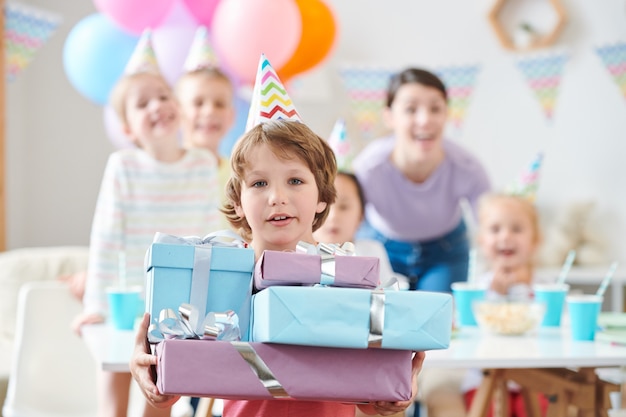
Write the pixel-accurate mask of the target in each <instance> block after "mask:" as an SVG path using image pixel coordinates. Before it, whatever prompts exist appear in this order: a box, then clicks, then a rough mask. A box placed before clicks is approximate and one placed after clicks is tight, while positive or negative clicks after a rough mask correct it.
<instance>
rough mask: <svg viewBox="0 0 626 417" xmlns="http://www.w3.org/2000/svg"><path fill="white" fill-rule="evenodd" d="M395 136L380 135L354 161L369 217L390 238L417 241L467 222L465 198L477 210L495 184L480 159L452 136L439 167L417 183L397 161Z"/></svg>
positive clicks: (368, 219)
mask: <svg viewBox="0 0 626 417" xmlns="http://www.w3.org/2000/svg"><path fill="white" fill-rule="evenodd" d="M394 141H395V138H394V137H388V138H382V139H378V140H376V141H374V142H373V143H371V144H370V145H369V146H367V147H366V148H365V149H364V150H363V151H362V152H361V153H360V154H359V155H358V156H357V157H356V158H355V160H354V161H353V167H354V172H355V174H356V176H357V178H358V179H359V181H360V183H361V185H362V186H363V192H364V193H365V201H366V205H365V217H366V218H367V221H368V222H369V223H370V224H371V225H372V226H373V227H374V228H375V229H377V230H378V231H379V232H381V233H382V234H383V235H385V236H387V237H388V238H390V239H394V240H400V241H405V242H416V241H424V240H431V239H434V238H437V237H441V236H443V235H445V234H446V233H448V232H450V231H452V230H453V229H454V228H455V227H456V226H457V225H458V224H459V222H460V221H461V217H462V212H461V206H460V205H459V203H460V201H461V200H463V199H467V200H468V201H469V203H470V204H471V206H472V207H473V208H474V209H475V208H476V203H477V200H478V198H479V197H480V195H481V194H483V193H484V192H486V191H488V190H489V189H490V182H489V178H488V176H487V173H486V171H485V169H484V168H483V166H482V165H481V163H480V162H479V161H478V159H476V158H475V157H474V156H473V155H471V154H470V153H469V152H468V151H466V150H465V149H463V148H461V147H460V146H459V145H457V144H455V143H453V142H450V141H448V140H444V142H443V148H444V152H445V157H444V160H443V161H442V163H441V164H440V165H439V166H438V167H437V169H436V170H435V171H434V172H433V173H432V174H431V175H430V177H428V178H427V179H426V181H424V182H423V183H421V184H418V183H415V182H412V181H411V180H409V179H408V178H406V177H405V176H404V174H403V173H402V172H400V170H399V169H398V168H397V167H396V166H394V165H393V164H392V163H391V158H390V156H391V152H392V150H393V147H394Z"/></svg>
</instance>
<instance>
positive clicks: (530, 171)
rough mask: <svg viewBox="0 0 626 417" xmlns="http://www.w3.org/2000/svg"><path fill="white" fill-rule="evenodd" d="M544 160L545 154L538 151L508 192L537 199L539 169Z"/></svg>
mask: <svg viewBox="0 0 626 417" xmlns="http://www.w3.org/2000/svg"><path fill="white" fill-rule="evenodd" d="M542 161H543V154H542V153H538V154H537V155H536V156H535V157H534V158H533V159H532V161H531V162H530V164H529V165H528V167H527V168H526V170H524V171H523V172H522V173H521V174H520V175H519V177H518V179H517V182H516V183H514V184H512V185H511V186H509V187H508V189H507V192H508V193H509V194H513V195H519V196H522V197H526V198H527V199H529V200H530V201H533V202H534V201H535V195H536V194H537V188H539V170H540V169H541V163H542Z"/></svg>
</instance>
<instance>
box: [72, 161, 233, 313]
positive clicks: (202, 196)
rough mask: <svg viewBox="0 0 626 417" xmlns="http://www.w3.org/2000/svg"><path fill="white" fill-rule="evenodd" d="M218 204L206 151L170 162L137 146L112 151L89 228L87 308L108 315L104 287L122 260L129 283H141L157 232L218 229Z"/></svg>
mask: <svg viewBox="0 0 626 417" xmlns="http://www.w3.org/2000/svg"><path fill="white" fill-rule="evenodd" d="M219 204H220V189H219V185H218V175H217V162H216V160H215V157H214V156H213V155H212V154H211V153H210V152H208V151H205V150H199V149H194V150H188V151H186V153H185V155H184V156H183V157H182V158H181V159H180V160H178V161H176V162H173V163H163V162H159V161H157V160H155V159H153V158H152V157H151V156H150V155H148V154H147V153H146V152H144V151H142V150H140V149H124V150H120V151H117V152H114V153H113V154H111V156H110V157H109V160H108V162H107V165H106V169H105V172H104V176H103V179H102V184H101V188H100V194H99V195H98V200H97V203H96V210H95V214H94V218H93V224H92V228H91V238H90V246H89V251H90V252H89V265H88V268H87V282H86V287H85V295H84V298H83V302H84V305H85V312H86V313H100V314H103V315H106V314H107V311H108V306H107V300H106V288H107V287H108V286H111V285H115V284H117V283H118V275H119V274H118V273H119V271H121V270H122V267H123V266H122V265H123V264H125V276H126V281H127V283H128V285H140V286H141V287H143V286H144V273H145V271H144V270H143V269H144V257H145V254H146V251H147V249H148V247H149V246H150V243H151V242H152V239H153V237H154V234H155V233H156V232H162V233H168V234H172V235H177V236H190V235H194V236H204V235H206V234H207V233H209V232H212V231H215V230H218V229H220V225H221V217H222V214H221V213H220V212H219V207H220V206H219ZM120 254H123V256H120ZM120 260H122V261H121V262H120Z"/></svg>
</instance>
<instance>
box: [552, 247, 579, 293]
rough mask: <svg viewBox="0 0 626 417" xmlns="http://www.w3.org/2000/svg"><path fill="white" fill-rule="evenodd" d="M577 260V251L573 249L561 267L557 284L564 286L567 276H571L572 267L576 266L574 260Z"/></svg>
mask: <svg viewBox="0 0 626 417" xmlns="http://www.w3.org/2000/svg"><path fill="white" fill-rule="evenodd" d="M575 258H576V250H575V249H572V250H570V251H569V252H568V253H567V258H565V262H564V263H563V266H562V267H561V272H560V273H559V278H558V279H557V280H556V283H557V284H564V283H565V279H567V274H569V270H570V269H572V265H573V264H574V259H575Z"/></svg>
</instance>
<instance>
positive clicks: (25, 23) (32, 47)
mask: <svg viewBox="0 0 626 417" xmlns="http://www.w3.org/2000/svg"><path fill="white" fill-rule="evenodd" d="M4 20H5V29H4V42H5V54H6V77H7V78H6V80H7V81H8V82H11V81H13V80H15V78H16V77H17V75H18V74H19V73H20V72H21V71H22V70H23V69H24V68H26V67H27V66H28V64H30V62H31V61H32V60H33V57H34V56H35V53H36V52H37V51H38V50H39V48H41V47H42V46H43V45H44V44H45V43H46V42H47V41H48V39H49V38H50V37H51V36H52V34H53V33H54V32H55V31H56V30H57V28H58V26H59V24H60V23H61V16H60V15H59V14H56V13H52V12H48V11H44V10H42V9H39V8H36V7H32V6H28V5H25V4H20V3H16V2H7V3H6V4H5V6H4Z"/></svg>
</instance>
